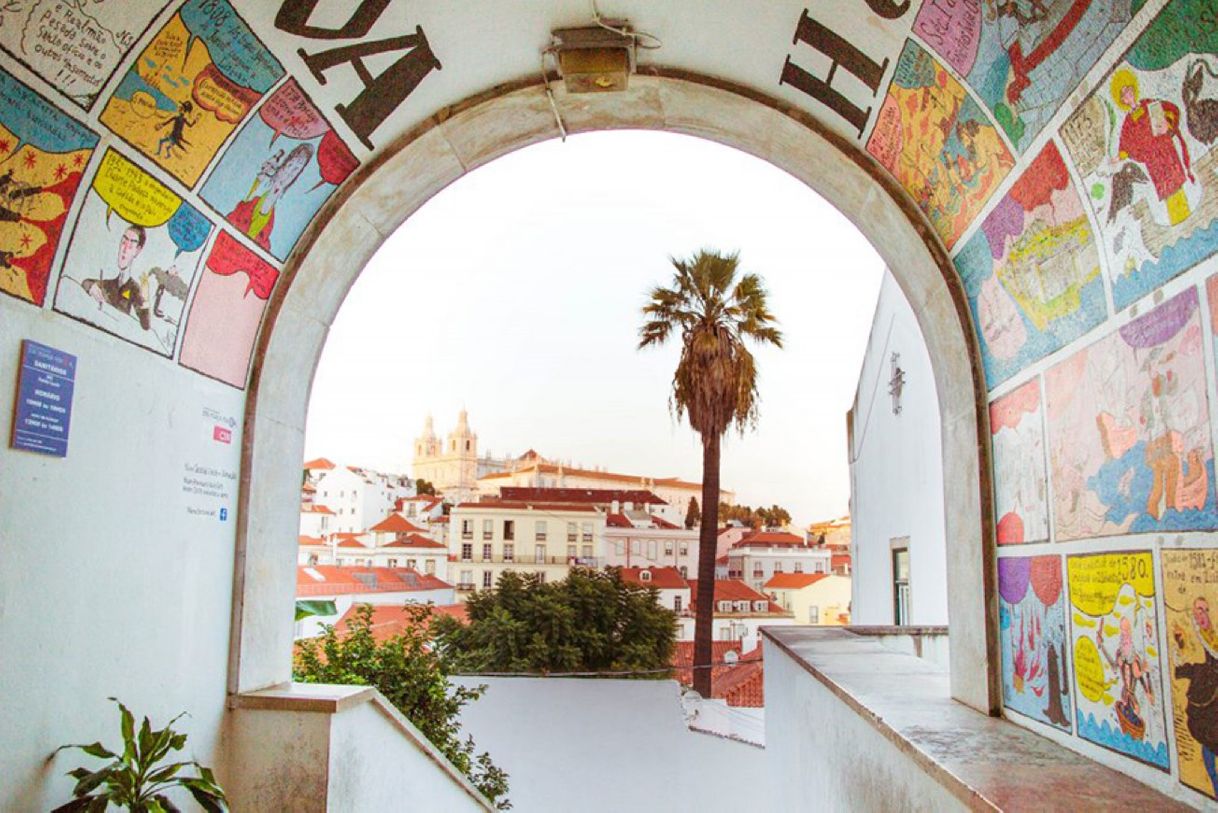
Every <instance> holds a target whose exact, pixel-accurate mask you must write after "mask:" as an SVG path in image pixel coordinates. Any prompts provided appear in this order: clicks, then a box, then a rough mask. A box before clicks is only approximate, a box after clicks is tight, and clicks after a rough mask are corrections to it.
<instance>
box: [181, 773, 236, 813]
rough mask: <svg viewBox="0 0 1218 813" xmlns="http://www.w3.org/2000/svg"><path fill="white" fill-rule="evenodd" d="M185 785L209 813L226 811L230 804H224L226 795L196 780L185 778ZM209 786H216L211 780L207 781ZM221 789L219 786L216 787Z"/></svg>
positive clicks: (200, 805)
mask: <svg viewBox="0 0 1218 813" xmlns="http://www.w3.org/2000/svg"><path fill="white" fill-rule="evenodd" d="M182 784H183V785H185V786H186V789H187V790H188V791H190V795H191V796H193V797H194V799H195V801H196V802H198V803H199V807H201V808H203V809H204V810H206V811H207V813H224V811H226V810H227V809H228V806H227V805H225V804H224V796H223V795H222V794H221V795H217V794H216V793H213V792H211V791H210V790H208V789H206V788H205V787H200V786H199V785H198V784H197V783H196V782H195V781H194V780H183V782H182ZM206 785H207V787H211V788H214V787H215V786H214V785H212V784H211V783H210V782H208V783H206ZM216 790H219V788H216Z"/></svg>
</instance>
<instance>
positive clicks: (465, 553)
mask: <svg viewBox="0 0 1218 813" xmlns="http://www.w3.org/2000/svg"><path fill="white" fill-rule="evenodd" d="M473 558H474V546H473V543H470V542H462V543H461V561H462V562H468V561H470V560H472V559H473Z"/></svg>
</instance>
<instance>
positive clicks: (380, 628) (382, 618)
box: [334, 604, 469, 643]
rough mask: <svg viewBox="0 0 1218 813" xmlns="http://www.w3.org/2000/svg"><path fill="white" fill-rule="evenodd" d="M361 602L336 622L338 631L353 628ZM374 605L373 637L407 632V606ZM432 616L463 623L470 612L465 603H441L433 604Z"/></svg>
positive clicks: (378, 640)
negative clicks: (352, 623)
mask: <svg viewBox="0 0 1218 813" xmlns="http://www.w3.org/2000/svg"><path fill="white" fill-rule="evenodd" d="M360 606H361V605H359V604H352V605H351V607H350V608H349V609H348V610H347V612H345V613H344V614H343V617H342V618H340V619H339V621H338V623H337V624H335V625H334V626H335V628H336V629H337V630H338V632H339V633H340V634H341V633H345V632H347V631H349V630H350V628H351V621H352V620H353V619H354V618H355V616H356V614H357V612H358V610H359V607H360ZM371 606H372V628H371V632H372V637H373V639H374V640H376V641H377V642H378V643H384V642H385V641H387V640H389V639H390V638H393V637H394V636H396V635H400V634H402V633H403V632H405V631H406V630H407V629H408V628H409V626H410V623H411V618H410V615H409V614H408V613H407V612H406V608H405V607H403V606H402V605H400V604H373V605H371ZM431 609H432V616H433V617H435V616H442V615H444V616H449V617H450V618H455V619H457V620H458V621H460V622H461V623H466V622H468V621H469V614H468V613H467V612H466V610H465V605H464V604H441V605H433V606H432V608H431Z"/></svg>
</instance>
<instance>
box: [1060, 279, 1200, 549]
mask: <svg viewBox="0 0 1218 813" xmlns="http://www.w3.org/2000/svg"><path fill="white" fill-rule="evenodd" d="M1199 311H1200V309H1199V307H1198V298H1197V291H1196V289H1194V288H1190V289H1188V290H1186V291H1184V292H1183V293H1181V294H1179V295H1177V296H1176V297H1174V298H1172V299H1170V300H1168V301H1167V302H1165V303H1163V304H1162V305H1161V306H1159V307H1158V308H1156V309H1155V310H1153V311H1151V312H1150V313H1147V314H1145V315H1144V316H1141V317H1139V318H1138V319H1135V320H1133V321H1132V322H1130V323H1129V324H1127V325H1125V326H1124V327H1122V328H1120V329H1119V330H1117V331H1116V332H1114V333H1112V334H1110V335H1108V336H1106V337H1104V338H1103V339H1102V340H1100V341H1098V342H1096V343H1095V344H1093V345H1091V346H1090V347H1088V348H1085V349H1083V350H1080V351H1079V352H1078V353H1076V354H1074V355H1073V356H1071V357H1070V358H1069V359H1067V360H1066V361H1064V362H1062V363H1061V364H1059V365H1057V366H1056V367H1053V368H1052V369H1051V370H1049V371H1048V372H1047V373H1046V374H1045V396H1046V399H1047V401H1048V406H1047V414H1048V426H1049V460H1050V463H1049V471H1050V476H1051V480H1052V483H1053V518H1054V524H1055V528H1056V532H1057V538H1058V539H1061V540H1064V539H1081V538H1085V537H1093V536H1105V535H1113V534H1121V533H1139V532H1153V531H1184V530H1201V529H1209V528H1214V527H1218V512H1216V511H1215V504H1214V456H1213V449H1212V444H1211V441H1210V425H1209V409H1208V404H1207V397H1206V384H1205V369H1204V360H1203V351H1202V344H1203V336H1202V328H1201V318H1200V312H1199Z"/></svg>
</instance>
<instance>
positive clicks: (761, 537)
mask: <svg viewBox="0 0 1218 813" xmlns="http://www.w3.org/2000/svg"><path fill="white" fill-rule="evenodd" d="M776 545H777V546H786V545H791V546H795V545H799V546H801V547H811V546H810V545H808V542H807V540H805V539H804V538H803V537H802V536H798V535H796V534H789V533H787V532H786V531H756V532H754V533H751V534H749V535H748V536H746V537H744V538H743V539H741V540H740V541H739V542H737V543H736V544H734V545H732V547H733V548H748V547H754V546H765V547H772V546H776Z"/></svg>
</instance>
